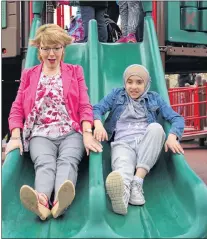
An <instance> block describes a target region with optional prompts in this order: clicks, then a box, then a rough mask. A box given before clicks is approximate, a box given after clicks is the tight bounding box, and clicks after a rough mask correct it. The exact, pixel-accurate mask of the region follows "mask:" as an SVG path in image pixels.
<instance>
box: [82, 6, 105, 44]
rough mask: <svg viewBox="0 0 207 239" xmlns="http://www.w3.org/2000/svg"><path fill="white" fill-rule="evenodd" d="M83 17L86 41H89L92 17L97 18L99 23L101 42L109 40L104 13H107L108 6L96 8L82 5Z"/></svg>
mask: <svg viewBox="0 0 207 239" xmlns="http://www.w3.org/2000/svg"><path fill="white" fill-rule="evenodd" d="M80 9H81V17H82V21H83V28H84V41H85V42H87V41H88V23H89V21H90V20H91V19H96V21H97V24H98V38H99V41H100V42H107V40H108V32H107V26H106V22H105V17H104V14H105V13H106V8H104V7H103V8H95V7H90V6H81V7H80Z"/></svg>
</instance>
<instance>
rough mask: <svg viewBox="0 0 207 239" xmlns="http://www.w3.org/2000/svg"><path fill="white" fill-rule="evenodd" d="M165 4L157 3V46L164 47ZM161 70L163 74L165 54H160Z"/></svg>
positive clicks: (162, 2)
mask: <svg viewBox="0 0 207 239" xmlns="http://www.w3.org/2000/svg"><path fill="white" fill-rule="evenodd" d="M164 12H165V2H164V1H157V37H158V42H159V46H165V13H164ZM161 58H162V65H163V70H164V72H165V52H163V51H162V52H161Z"/></svg>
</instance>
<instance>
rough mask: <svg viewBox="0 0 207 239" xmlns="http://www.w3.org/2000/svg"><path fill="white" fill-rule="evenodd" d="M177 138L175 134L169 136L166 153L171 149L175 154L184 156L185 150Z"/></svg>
mask: <svg viewBox="0 0 207 239" xmlns="http://www.w3.org/2000/svg"><path fill="white" fill-rule="evenodd" d="M176 138H177V136H176V135H174V134H169V135H168V138H167V141H166V142H165V152H167V151H168V149H171V150H172V152H173V153H178V154H184V150H183V148H182V147H181V145H180V144H179V142H178V141H177V139H176Z"/></svg>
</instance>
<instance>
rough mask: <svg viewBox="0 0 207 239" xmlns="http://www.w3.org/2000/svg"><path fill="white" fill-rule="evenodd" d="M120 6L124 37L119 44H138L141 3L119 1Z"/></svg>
mask: <svg viewBox="0 0 207 239" xmlns="http://www.w3.org/2000/svg"><path fill="white" fill-rule="evenodd" d="M118 5H119V13H120V17H121V30H122V37H121V38H120V39H119V40H118V41H117V42H119V43H121V42H137V40H136V36H135V34H136V31H137V27H138V23H139V15H140V11H141V9H140V2H139V1H118Z"/></svg>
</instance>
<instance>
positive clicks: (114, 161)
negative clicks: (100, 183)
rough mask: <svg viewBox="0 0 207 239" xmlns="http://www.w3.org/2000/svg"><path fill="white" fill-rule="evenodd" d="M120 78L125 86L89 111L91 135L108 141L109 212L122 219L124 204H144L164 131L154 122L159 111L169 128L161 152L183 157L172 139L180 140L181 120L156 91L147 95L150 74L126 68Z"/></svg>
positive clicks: (182, 124) (125, 206)
mask: <svg viewBox="0 0 207 239" xmlns="http://www.w3.org/2000/svg"><path fill="white" fill-rule="evenodd" d="M123 78H124V88H117V89H113V90H112V92H111V93H110V94H109V95H107V96H105V97H104V98H103V99H102V100H101V101H100V102H99V103H98V104H96V105H95V106H94V107H93V112H94V119H95V120H94V126H95V130H94V137H95V138H96V139H97V140H98V141H103V140H105V139H106V140H108V139H109V141H110V142H111V165H112V173H110V174H109V175H108V177H107V179H106V190H107V193H108V194H109V197H110V199H111V201H112V207H113V210H114V212H115V213H118V214H123V215H124V214H126V213H127V207H128V203H130V204H133V205H143V204H144V203H145V198H144V195H143V189H142V185H143V181H144V178H145V176H146V175H147V173H149V171H150V169H151V168H152V167H153V166H154V164H155V163H156V161H157V159H158V156H159V154H160V151H161V149H162V147H163V144H164V141H165V132H164V130H163V128H162V126H161V125H160V124H158V123H157V117H158V113H160V114H161V115H162V117H163V118H164V119H165V120H168V121H169V122H170V123H171V124H172V127H171V130H170V133H169V135H168V137H167V141H166V143H165V151H166V152H167V151H168V148H170V149H171V150H172V151H173V153H182V154H183V153H184V151H183V149H182V147H181V146H180V144H179V142H178V141H177V139H181V137H182V133H183V130H184V119H183V118H182V117H181V116H180V115H179V114H177V113H176V112H175V111H173V109H172V108H171V107H170V106H169V105H168V104H167V103H166V102H165V101H164V100H163V99H162V98H161V97H160V95H159V94H158V93H156V92H152V91H149V88H150V75H149V72H148V71H147V69H146V68H145V67H144V66H142V65H131V66H129V67H127V68H126V70H125V72H124V75H123ZM107 111H110V114H109V116H108V118H107V119H106V121H105V125H104V126H105V128H104V127H103V125H102V122H101V116H102V115H104V114H105V113H106V112H107ZM135 170H136V171H135ZM134 172H135V175H134Z"/></svg>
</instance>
